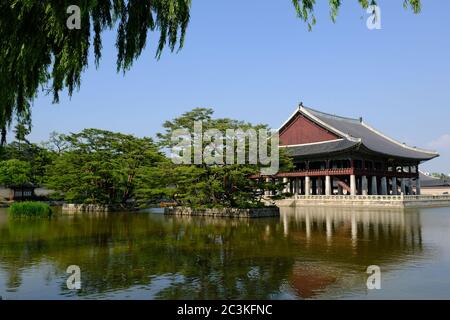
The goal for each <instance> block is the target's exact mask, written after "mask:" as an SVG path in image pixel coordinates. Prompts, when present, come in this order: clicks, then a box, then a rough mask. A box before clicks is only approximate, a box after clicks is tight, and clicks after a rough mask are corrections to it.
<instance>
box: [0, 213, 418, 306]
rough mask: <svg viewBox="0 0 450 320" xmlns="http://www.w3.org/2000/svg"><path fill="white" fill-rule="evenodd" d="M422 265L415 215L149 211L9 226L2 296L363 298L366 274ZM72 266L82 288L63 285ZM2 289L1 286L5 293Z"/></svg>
mask: <svg viewBox="0 0 450 320" xmlns="http://www.w3.org/2000/svg"><path fill="white" fill-rule="evenodd" d="M424 257H425V250H424V248H423V245H422V231H421V217H420V213H419V211H417V210H416V211H414V210H410V211H397V210H389V211H382V210H367V211H355V210H354V209H329V208H328V209H326V208H297V209H295V208H284V209H283V210H282V215H281V218H270V219H259V220H230V219H214V218H198V217H195V218H193V217H165V216H163V215H161V214H155V213H148V212H146V213H131V214H130V213H128V214H126V213H124V214H120V213H115V214H98V215H92V214H90V215H88V214H78V215H56V216H55V217H54V218H52V219H51V220H34V221H33V220H22V221H17V220H10V219H5V212H3V211H0V295H3V296H4V298H5V297H6V298H8V297H11V298H14V299H16V298H18V299H24V298H53V299H56V298H61V299H66V298H137V299H268V298H269V299H280V298H289V299H299V298H300V299H301V298H321V297H326V296H328V295H330V294H331V295H333V294H336V292H338V295H339V292H340V293H342V294H346V293H348V292H355V291H364V290H365V283H366V278H367V275H366V273H365V271H366V268H367V266H369V265H373V264H375V265H379V266H382V267H383V268H384V269H385V270H387V271H388V270H390V269H395V268H399V267H401V265H402V264H405V263H408V262H409V261H415V260H417V259H422V258H424ZM69 265H78V266H80V268H81V272H82V290H80V291H77V292H74V291H70V290H68V289H67V287H66V280H67V277H68V276H69V275H67V274H66V273H65V271H66V269H67V267H68V266H69ZM2 286H3V288H2Z"/></svg>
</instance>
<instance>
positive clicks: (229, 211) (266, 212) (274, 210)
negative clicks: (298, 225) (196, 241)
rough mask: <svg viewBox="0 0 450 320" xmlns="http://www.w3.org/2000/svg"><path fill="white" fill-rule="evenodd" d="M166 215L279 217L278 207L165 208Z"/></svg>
mask: <svg viewBox="0 0 450 320" xmlns="http://www.w3.org/2000/svg"><path fill="white" fill-rule="evenodd" d="M164 214H166V215H180V216H201V217H203V216H206V217H222V218H265V217H279V216H280V209H279V208H278V207H264V208H252V209H237V208H213V209H192V208H188V207H174V208H165V210H164Z"/></svg>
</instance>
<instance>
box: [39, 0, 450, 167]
mask: <svg viewBox="0 0 450 320" xmlns="http://www.w3.org/2000/svg"><path fill="white" fill-rule="evenodd" d="M318 2H320V3H319V5H318V6H317V12H316V16H317V19H318V22H317V25H316V26H315V27H314V28H313V31H312V32H308V30H307V26H306V24H304V23H303V22H302V21H300V20H299V19H297V18H296V16H295V11H294V9H293V7H292V4H291V1H290V0H276V1H275V0H273V1H267V0H259V1H256V0H245V1H242V0H227V1H218V0H214V1H212V0H193V6H192V12H191V23H190V25H189V28H188V32H187V36H186V43H185V47H184V48H183V49H182V50H181V51H180V52H179V53H173V54H172V53H170V52H169V51H168V50H166V51H165V52H164V54H163V56H162V58H161V59H160V60H159V61H157V60H155V59H154V54H155V47H154V45H153V44H149V45H148V47H147V48H146V50H145V52H144V53H143V54H142V56H141V58H140V59H139V60H138V61H137V62H136V63H135V64H134V66H133V68H132V69H131V70H130V71H129V72H127V73H126V74H125V75H123V74H122V73H119V74H118V73H116V71H115V70H116V68H115V57H116V51H115V48H114V34H112V33H106V34H105V36H104V51H103V59H102V61H101V65H100V67H99V69H97V70H96V69H95V67H94V64H93V63H91V65H90V68H89V70H87V71H86V72H85V73H84V75H83V79H82V85H81V89H80V91H79V92H76V93H75V94H74V96H73V97H72V98H71V99H69V98H68V97H67V96H66V95H62V96H61V102H60V103H59V104H58V105H52V103H51V97H47V96H44V95H42V94H41V95H40V96H39V97H38V98H37V99H36V101H35V103H34V106H33V120H34V127H33V132H32V134H31V136H30V139H31V140H32V141H36V142H39V141H42V140H45V139H47V138H48V134H49V133H50V132H51V131H58V132H76V131H80V130H82V129H83V128H87V127H95V128H102V129H108V130H112V131H120V132H126V133H133V134H136V135H139V136H154V135H155V133H156V132H159V131H160V130H161V124H162V123H163V122H164V121H165V120H168V119H172V118H174V117H176V116H177V115H179V114H181V113H183V112H185V111H188V110H190V109H192V108H194V107H212V108H214V110H215V111H216V115H217V116H220V117H231V118H237V119H242V120H247V121H251V122H254V123H267V124H269V125H270V126H271V127H273V128H278V127H279V126H280V125H281V124H282V123H283V122H284V121H285V120H286V119H287V118H288V117H289V116H290V115H291V113H292V112H293V110H294V109H295V108H296V106H297V105H298V103H299V102H300V101H303V103H304V104H305V105H307V106H310V107H313V108H316V109H319V110H322V111H325V112H330V113H335V114H341V115H345V116H352V117H359V116H362V117H364V119H365V121H366V122H368V123H369V124H371V125H372V126H374V127H376V128H377V129H379V130H381V131H383V132H384V133H386V134H388V135H390V136H392V137H393V138H396V139H398V140H400V141H402V142H406V143H408V144H411V145H414V146H420V147H424V148H431V149H435V150H438V151H439V152H440V153H441V155H442V156H441V158H439V159H436V160H433V161H431V162H429V163H427V164H425V165H424V169H425V170H430V171H442V172H446V173H450V27H449V25H448V12H450V1H445V0H440V1H438V0H435V1H426V0H424V1H423V10H422V13H421V14H419V15H414V14H413V13H412V12H411V11H405V10H404V9H403V6H402V3H403V0H384V1H383V0H379V4H380V8H381V14H382V15H381V23H382V29H381V30H373V31H370V30H368V29H367V28H366V20H367V17H368V14H366V13H365V11H364V10H362V9H361V8H360V7H359V6H358V4H357V1H356V0H353V1H344V2H343V3H344V4H343V6H342V8H341V11H340V13H339V16H338V19H337V22H336V23H335V24H333V23H332V22H331V20H330V19H329V12H328V7H327V4H326V3H327V2H328V1H318ZM157 37H158V36H157V35H156V34H151V35H150V37H149V39H150V41H152V40H153V42H155V41H156V40H157Z"/></svg>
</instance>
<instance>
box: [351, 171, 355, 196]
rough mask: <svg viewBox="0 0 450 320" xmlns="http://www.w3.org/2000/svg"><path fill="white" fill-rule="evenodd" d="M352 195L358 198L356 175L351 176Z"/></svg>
mask: <svg viewBox="0 0 450 320" xmlns="http://www.w3.org/2000/svg"><path fill="white" fill-rule="evenodd" d="M350 195H352V196H356V176H355V175H354V174H352V175H351V176H350Z"/></svg>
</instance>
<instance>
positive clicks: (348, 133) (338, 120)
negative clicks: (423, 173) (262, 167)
mask: <svg viewBox="0 0 450 320" xmlns="http://www.w3.org/2000/svg"><path fill="white" fill-rule="evenodd" d="M299 113H300V114H302V115H303V116H305V117H307V118H309V119H310V120H311V121H313V122H315V123H317V124H318V125H320V126H322V127H324V128H326V129H328V130H330V131H331V132H333V133H335V134H336V135H337V136H339V137H340V139H338V140H332V141H325V142H320V143H313V144H303V145H296V146H287V147H288V148H289V150H290V151H289V153H290V154H292V155H293V156H301V155H314V154H321V153H329V152H339V151H345V150H347V149H350V148H356V147H359V148H361V147H365V148H366V149H368V150H370V151H373V152H376V153H380V154H384V155H387V156H391V157H395V158H404V159H414V160H419V161H427V160H431V159H433V158H436V157H438V156H439V154H438V153H436V152H434V151H428V150H423V149H419V148H416V147H410V146H407V145H406V144H403V143H400V142H398V141H396V140H394V139H392V138H390V137H388V136H386V135H384V134H382V133H381V132H379V131H378V130H376V129H374V128H372V127H371V126H369V125H368V124H366V123H365V122H364V121H363V120H362V119H353V118H345V117H340V116H336V115H332V114H328V113H324V112H320V111H317V110H314V109H311V108H306V107H304V106H303V105H300V107H299V108H298V109H297V110H296V111H295V112H294V114H293V115H292V116H291V117H290V118H289V119H288V120H287V121H286V122H285V123H284V124H283V126H281V128H280V129H279V130H278V132H281V130H282V129H283V128H284V127H285V126H286V125H287V124H288V123H289V122H290V121H291V119H293V118H294V117H295V116H297V115H298V114H299Z"/></svg>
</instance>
